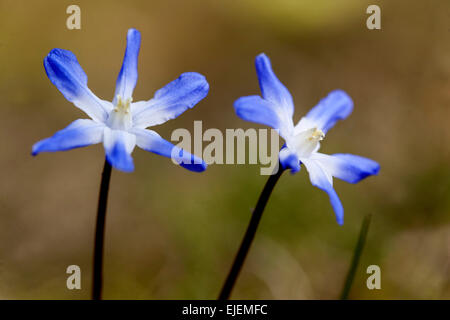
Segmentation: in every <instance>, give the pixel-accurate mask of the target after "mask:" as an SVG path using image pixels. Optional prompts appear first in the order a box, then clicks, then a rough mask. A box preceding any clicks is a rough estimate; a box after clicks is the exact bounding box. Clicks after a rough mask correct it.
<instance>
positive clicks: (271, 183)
mask: <svg viewBox="0 0 450 320" xmlns="http://www.w3.org/2000/svg"><path fill="white" fill-rule="evenodd" d="M278 167H279V169H276V170H277V172H276V173H274V174H272V175H271V176H270V177H269V180H267V182H266V185H265V186H264V189H263V191H262V192H261V195H260V196H259V199H258V203H257V204H256V207H255V210H253V214H252V218H251V219H250V223H249V225H248V227H247V231H246V232H245V235H244V239H243V240H242V243H241V246H240V248H239V251H238V253H237V254H236V257H235V258H234V262H233V266H232V267H231V270H230V272H229V273H228V277H227V279H226V280H225V283H224V285H223V287H222V291H221V292H220V295H219V300H228V299H229V297H230V295H231V291H232V290H233V287H234V284H235V283H236V280H237V277H238V276H239V272H240V271H241V269H242V265H243V264H244V261H245V258H246V257H247V253H248V251H249V249H250V246H251V244H252V241H253V238H254V237H255V233H256V230H257V228H258V224H259V221H260V220H261V217H262V214H263V212H264V208H265V207H266V204H267V202H268V201H269V197H270V194H271V193H272V190H273V188H274V187H275V185H276V183H277V181H278V179H279V178H280V177H281V175H282V174H283V172H284V169H283V168H282V167H281V165H279V166H278Z"/></svg>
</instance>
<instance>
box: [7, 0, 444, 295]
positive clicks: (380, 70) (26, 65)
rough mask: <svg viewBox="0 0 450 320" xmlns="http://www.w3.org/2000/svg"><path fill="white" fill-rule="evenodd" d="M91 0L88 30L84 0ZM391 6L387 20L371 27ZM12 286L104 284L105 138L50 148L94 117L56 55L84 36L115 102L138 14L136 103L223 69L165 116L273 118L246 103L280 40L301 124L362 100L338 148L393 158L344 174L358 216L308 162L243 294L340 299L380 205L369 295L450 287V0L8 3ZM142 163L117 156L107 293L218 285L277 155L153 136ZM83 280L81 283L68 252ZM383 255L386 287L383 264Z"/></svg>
mask: <svg viewBox="0 0 450 320" xmlns="http://www.w3.org/2000/svg"><path fill="white" fill-rule="evenodd" d="M74 3H76V4H78V5H79V6H80V7H81V19H82V22H81V23H82V29H81V30H68V29H67V28H66V18H67V17H68V15H67V14H66V8H67V6H68V5H70V4H74ZM370 4H379V5H380V6H381V19H382V22H381V23H382V30H379V31H376V30H374V31H371V30H368V29H367V28H366V19H367V17H368V15H367V14H366V8H367V6H368V5H370ZM0 15H1V17H0V96H1V97H2V99H1V110H2V114H1V116H0V139H1V141H2V142H1V146H2V147H1V151H0V152H1V156H0V168H1V179H0V299H19V298H20V299H50V298H57V299H88V298H90V286H91V262H92V253H93V239H94V227H95V217H96V205H97V203H96V202H97V195H98V187H99V178H100V174H101V170H102V166H103V148H102V147H101V146H99V145H96V146H92V147H88V148H82V149H77V150H72V151H70V152H60V153H53V154H42V155H39V156H38V157H36V158H33V157H31V156H30V152H31V146H32V145H33V143H35V142H36V141H38V140H40V139H42V138H45V137H48V136H50V135H52V134H53V133H54V132H55V131H57V130H59V129H61V128H63V127H65V126H66V125H67V124H69V123H70V122H72V121H73V120H75V119H77V118H80V117H85V115H84V114H83V113H82V112H81V111H79V110H78V109H77V108H75V107H74V106H72V105H71V103H69V102H68V101H66V100H65V99H64V97H63V96H62V95H61V94H60V93H59V92H58V90H57V89H56V88H55V87H54V86H53V85H52V84H51V83H50V81H49V80H48V79H47V76H46V75H45V71H44V68H43V65H42V60H43V58H44V57H45V56H46V54H47V53H48V52H49V51H50V50H51V49H52V48H55V47H59V48H64V49H69V50H71V51H72V52H74V53H75V54H76V55H77V57H78V60H79V61H80V64H81V65H82V67H83V68H84V70H85V71H86V73H87V75H88V77H89V87H90V88H91V89H92V90H93V91H94V92H95V93H96V94H97V95H98V96H99V97H101V98H103V99H108V100H111V99H112V95H113V93H114V87H115V81H116V77H117V74H118V72H119V70H120V66H121V63H122V57H123V53H124V48H125V36H126V31H127V29H128V28H130V27H135V28H137V29H139V30H140V31H141V33H142V47H141V53H140V61H139V80H138V84H137V87H136V90H135V93H134V99H135V101H138V100H146V99H149V98H151V97H152V96H153V93H154V91H155V90H157V89H159V88H161V87H162V86H164V85H165V84H166V83H168V82H169V81H171V80H173V79H175V78H176V77H177V76H178V75H179V74H181V73H182V72H186V71H197V72H200V73H202V74H204V75H206V77H207V79H208V81H209V83H210V86H211V89H210V93H209V95H208V97H207V98H206V99H204V100H203V101H201V102H200V103H199V104H198V105H197V106H196V107H195V108H194V109H193V110H189V111H187V112H186V113H184V114H183V115H182V116H180V117H179V118H178V119H175V120H172V121H170V122H167V123H166V124H164V125H161V126H159V127H157V128H156V130H157V131H158V132H160V134H161V135H162V136H163V137H165V138H167V139H170V134H171V132H172V131H173V130H174V129H176V128H187V129H189V130H192V129H193V121H194V120H202V121H203V128H204V129H207V128H219V129H221V130H224V129H225V128H240V127H241V128H250V127H259V126H257V125H255V124H252V123H247V122H244V121H242V120H241V119H239V118H238V117H237V116H236V115H235V114H234V109H233V101H234V100H235V99H237V98H238V97H240V96H243V95H250V94H259V89H258V84H257V78H256V73H255V70H254V66H253V60H254V57H255V56H256V55H257V54H258V53H261V52H265V53H266V54H267V55H268V56H269V57H270V58H271V59H272V63H273V67H274V70H275V72H276V73H277V75H278V77H279V78H280V79H281V81H282V82H283V83H284V84H285V85H286V86H287V87H288V88H289V90H290V91H291V93H292V95H293V98H294V102H295V105H296V111H295V118H294V120H295V121H298V119H300V117H301V116H302V115H303V114H305V112H307V110H309V109H310V108H311V107H312V106H314V105H315V103H317V101H318V100H319V99H320V98H322V97H324V96H325V95H326V94H327V93H328V92H329V91H331V90H333V89H336V88H341V89H344V90H345V91H347V92H348V93H349V94H350V96H351V97H352V98H353V99H354V102H355V109H354V112H353V114H352V115H351V116H350V117H349V118H348V119H347V120H346V121H343V122H340V123H339V124H338V125H337V126H336V127H335V128H333V129H332V130H331V131H330V132H329V134H328V136H327V138H326V140H324V143H323V144H322V148H321V151H322V152H324V153H329V154H331V153H335V152H348V153H354V154H359V155H363V156H366V157H370V158H372V159H375V160H377V161H378V162H379V163H380V164H381V172H380V175H379V176H378V177H372V178H369V179H367V180H365V181H363V182H361V183H360V184H358V185H349V184H346V183H345V182H342V181H339V180H336V182H335V187H336V190H337V192H338V194H339V195H340V198H341V200H342V202H343V204H344V208H345V224H344V226H342V227H340V226H338V225H337V224H336V222H335V218H334V214H333V212H332V209H331V206H330V204H329V202H328V198H327V196H326V194H325V193H324V192H322V191H320V190H318V189H316V188H313V187H312V186H311V185H310V182H309V179H308V177H307V175H306V173H305V170H304V169H303V170H302V171H301V172H300V173H298V174H296V175H294V176H292V175H290V174H285V175H284V176H283V177H282V178H281V180H280V182H279V184H278V185H277V187H276V189H275V191H274V193H273V195H272V198H271V199H270V202H269V204H268V206H267V208H266V212H265V214H264V216H263V219H262V222H261V225H260V229H259V231H258V233H257V236H256V239H255V242H254V246H253V247H252V250H251V252H250V254H249V256H248V260H247V262H246V264H245V267H244V269H243V270H242V273H241V276H240V278H239V280H238V283H237V285H236V288H235V291H234V293H233V296H232V297H233V298H240V299H333V298H337V297H338V296H339V292H340V290H341V288H342V286H343V282H344V278H345V275H346V272H347V269H348V266H349V263H350V260H351V256H352V251H353V248H354V246H355V244H356V240H357V237H358V232H359V228H360V225H361V222H362V220H363V218H364V216H365V215H366V214H368V213H372V214H373V217H372V225H371V229H370V230H369V234H368V239H367V244H366V248H365V251H364V253H363V256H362V260H361V265H360V267H359V269H358V272H357V276H356V279H355V282H354V285H353V288H352V290H351V292H350V298H353V299H399V298H407V299H421V298H430V299H437V298H446V299H448V298H450V280H449V279H450V214H449V213H450V167H449V160H450V154H449V151H450V148H449V145H450V143H449V142H450V129H449V128H450V126H449V125H448V121H449V119H450V109H449V102H450V41H449V40H450V37H449V35H450V23H449V21H450V2H449V1H447V0H433V1H408V0H398V1H375V0H373V1H372V0H371V1H366V0H346V1H336V0H319V1H317V0H315V1H313V0H308V1H306V0H304V1H300V0H298V1H294V0H277V1H268V0H239V1H237V0H228V1H225V0H218V1H198V0H190V1H173V0H161V1H95V2H94V1H76V2H73V1H45V0H43V1H35V2H31V1H23V0H19V1H18V0H14V1H13V0H0ZM133 156H134V159H135V165H136V171H135V172H134V173H132V174H125V173H121V172H117V171H114V172H113V176H112V185H111V190H110V201H109V210H108V214H107V229H106V248H105V265H104V270H105V275H104V276H105V284H104V298H106V299H119V298H124V299H133V298H136V299H214V298H216V296H217V295H218V292H219V290H220V288H221V286H222V283H223V281H224V279H225V277H226V274H227V272H228V269H229V267H230V266H231V263H232V260H233V258H234V254H235V252H236V250H237V248H238V246H239V243H240V241H241V238H242V236H243V233H244V231H245V228H246V226H247V223H248V221H249V219H250V214H251V209H252V207H253V206H254V205H255V203H256V200H257V197H258V195H259V193H260V191H261V190H262V187H263V185H264V183H265V181H266V179H267V177H265V176H261V175H259V166H258V165H212V166H210V167H209V168H208V170H207V171H206V172H204V173H202V174H195V173H192V172H188V171H187V170H184V169H182V168H179V167H176V166H174V165H173V164H172V162H171V161H169V160H168V159H166V158H162V157H159V156H157V155H154V154H150V153H147V152H145V151H142V150H140V149H138V148H136V150H135V152H134V153H133ZM71 264H76V265H79V266H80V267H81V272H82V290H78V291H77V290H73V291H70V290H67V289H66V277H67V276H68V275H66V273H65V270H66V268H67V266H68V265H71ZM371 264H376V265H379V266H380V267H381V286H382V289H381V290H368V289H367V287H366V278H367V276H368V275H367V274H366V272H365V271H366V268H367V266H368V265H371Z"/></svg>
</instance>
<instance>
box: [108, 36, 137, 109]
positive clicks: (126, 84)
mask: <svg viewBox="0 0 450 320" xmlns="http://www.w3.org/2000/svg"><path fill="white" fill-rule="evenodd" d="M140 47H141V34H140V32H139V31H138V30H136V29H129V30H128V33H127V48H126V49H125V56H124V57H123V63H122V68H121V69H120V72H119V76H118V77H117V82H116V92H115V93H114V99H113V104H116V102H117V101H116V100H117V95H120V97H121V98H122V99H123V100H127V99H130V98H131V97H132V95H133V90H134V87H136V82H137V78H138V69H137V68H138V56H139V49H140Z"/></svg>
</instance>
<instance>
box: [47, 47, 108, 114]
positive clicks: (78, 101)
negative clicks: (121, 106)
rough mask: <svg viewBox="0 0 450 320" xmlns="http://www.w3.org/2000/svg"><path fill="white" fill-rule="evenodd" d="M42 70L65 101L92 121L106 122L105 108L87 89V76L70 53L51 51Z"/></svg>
mask: <svg viewBox="0 0 450 320" xmlns="http://www.w3.org/2000/svg"><path fill="white" fill-rule="evenodd" d="M44 68H45V71H46V72H47V76H48V78H49V79H50V81H51V82H52V83H53V84H54V85H55V86H56V87H57V88H58V90H59V91H61V93H62V94H63V95H64V97H65V98H66V99H67V100H69V101H70V102H72V103H73V104H74V105H75V106H77V107H78V108H80V109H81V110H83V111H84V112H85V113H86V114H87V115H88V116H89V117H91V118H92V119H93V120H95V121H99V122H104V121H105V120H106V118H107V116H108V113H107V106H105V105H104V103H103V101H102V100H100V99H99V98H97V97H96V96H95V95H94V94H93V93H92V91H91V90H89V88H88V87H87V76H86V74H85V73H84V71H83V69H82V68H81V66H80V64H79V63H78V61H77V58H76V57H75V55H74V54H73V53H72V52H70V51H68V50H63V49H53V50H52V51H50V53H49V54H48V55H47V57H45V59H44Z"/></svg>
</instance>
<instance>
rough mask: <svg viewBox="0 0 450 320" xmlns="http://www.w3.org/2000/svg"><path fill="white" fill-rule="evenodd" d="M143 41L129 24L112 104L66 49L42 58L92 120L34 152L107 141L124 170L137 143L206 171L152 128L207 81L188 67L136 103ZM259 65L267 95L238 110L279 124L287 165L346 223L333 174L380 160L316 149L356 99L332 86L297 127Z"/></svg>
mask: <svg viewBox="0 0 450 320" xmlns="http://www.w3.org/2000/svg"><path fill="white" fill-rule="evenodd" d="M140 42H141V35H140V33H139V31H137V30H135V29H130V30H129V31H128V34H127V47H126V51H125V56H124V60H123V64H122V68H121V70H120V73H119V76H118V78H117V83H116V91H115V94H114V99H113V101H112V102H109V101H105V100H102V99H100V98H98V97H97V96H95V94H94V93H93V92H92V91H91V90H90V89H89V88H88V86H87V76H86V74H85V73H84V71H83V69H82V68H81V66H80V65H79V63H78V61H77V59H76V57H75V55H74V54H73V53H72V52H70V51H67V50H63V49H53V50H52V51H50V53H49V54H48V55H47V57H46V58H45V59H44V67H45V70H46V72H47V75H48V77H49V79H50V81H51V82H52V83H53V84H54V85H55V86H56V87H57V88H58V89H59V90H60V91H61V93H62V94H63V95H64V97H65V98H66V99H67V100H69V101H70V102H72V103H73V104H74V105H75V106H76V107H78V108H79V109H81V110H82V111H84V112H85V113H86V114H87V115H88V116H89V117H90V118H91V119H78V120H76V121H74V122H73V123H71V124H70V125H69V126H68V127H66V128H65V129H63V130H61V131H58V132H57V133H56V134H54V135H53V136H52V137H50V138H47V139H44V140H42V141H39V142H37V143H36V144H35V145H34V146H33V149H32V154H33V155H37V154H38V153H40V152H52V151H63V150H69V149H73V148H78V147H84V146H88V145H91V144H96V143H101V142H103V146H104V149H105V155H106V159H107V161H108V162H109V163H110V164H111V165H112V166H113V167H114V168H116V169H118V170H121V171H126V172H131V171H133V170H134V164H133V158H132V156H131V153H132V152H133V149H134V148H135V146H138V147H140V148H142V149H144V150H146V151H150V152H153V153H156V154H159V155H162V156H165V157H169V158H171V157H173V156H174V155H176V158H177V159H176V160H177V163H179V164H180V165H181V166H182V167H184V168H186V169H188V170H191V171H196V172H201V171H204V170H205V169H206V167H207V165H206V163H205V162H204V161H203V160H201V159H199V158H197V157H196V156H195V155H192V154H189V153H188V152H186V151H185V150H182V149H179V148H177V147H176V146H174V145H173V144H172V143H170V142H168V141H166V140H164V139H163V138H162V137H161V136H160V135H159V134H158V133H156V132H155V131H153V130H149V129H147V128H148V127H151V126H155V125H159V124H162V123H164V122H166V121H168V120H170V119H174V118H176V117H178V116H179V115H180V114H181V113H183V112H184V111H186V110H187V109H190V108H192V107H194V106H195V105H196V104H197V103H198V102H199V101H200V100H202V99H203V98H205V97H206V95H207V94H208V91H209V84H208V82H207V81H206V79H205V77H204V76H203V75H201V74H198V73H195V72H188V73H183V74H182V75H181V76H180V77H179V78H178V79H176V80H174V81H172V82H170V83H169V84H167V85H166V86H165V87H163V88H162V89H159V90H158V91H156V93H155V95H154V97H153V98H152V99H150V100H148V101H139V102H133V99H132V93H133V90H134V87H135V86H136V82H137V78H138V72H137V63H138V55H139V48H140ZM255 64H256V70H257V73H258V79H259V85H260V88H261V92H262V97H260V96H247V97H242V98H240V99H238V100H237V101H236V102H235V104H234V107H235V111H236V114H237V115H238V116H239V117H241V118H242V119H244V120H247V121H251V122H256V123H260V124H264V125H268V126H270V127H272V128H274V129H277V130H278V132H279V134H280V136H281V137H282V138H283V139H284V140H285V142H286V143H285V145H284V146H283V148H282V149H281V151H280V154H279V158H280V163H281V165H282V167H283V169H290V170H291V172H292V173H295V172H297V171H299V170H300V165H301V164H302V163H303V164H304V165H305V167H306V169H307V170H308V172H309V177H310V180H311V183H312V184H313V185H314V186H316V187H318V188H320V189H322V190H324V191H325V192H326V193H327V194H328V196H329V198H330V201H331V204H332V206H333V209H334V211H335V213H336V217H337V221H338V223H339V224H342V223H343V213H344V210H343V207H342V204H341V202H340V200H339V198H338V196H337V194H336V192H335V190H334V188H333V177H336V178H339V179H342V180H344V181H347V182H350V183H356V182H358V181H360V180H361V179H363V178H365V177H367V176H369V175H373V174H377V173H378V170H379V165H378V163H376V162H375V161H373V160H370V159H367V158H363V157H359V156H355V155H351V154H334V155H325V154H322V153H319V152H318V150H319V148H320V141H321V140H323V138H324V137H325V134H326V133H327V131H328V130H329V129H330V128H331V127H333V126H334V124H335V123H336V122H337V121H338V120H342V119H345V118H346V117H347V116H348V115H349V114H350V113H351V112H352V109H353V102H352V100H351V98H350V97H349V96H348V95H347V94H346V93H345V92H343V91H340V90H336V91H333V92H331V93H330V94H329V95H328V96H327V97H326V98H324V99H322V100H321V101H320V102H319V104H318V105H317V106H315V107H314V108H313V109H312V110H310V111H309V112H308V113H307V114H306V116H305V117H303V118H302V119H301V120H300V121H299V122H298V124H297V125H294V123H293V120H292V116H293V113H294V104H293V100H292V97H291V95H290V93H289V91H288V90H287V89H286V87H285V86H284V85H283V84H282V83H281V82H280V81H279V80H278V78H277V77H276V75H275V74H274V72H273V71H272V67H271V64H270V61H269V59H268V58H267V56H266V55H265V54H260V55H258V56H257V57H256V63H255ZM174 148H175V149H174Z"/></svg>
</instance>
